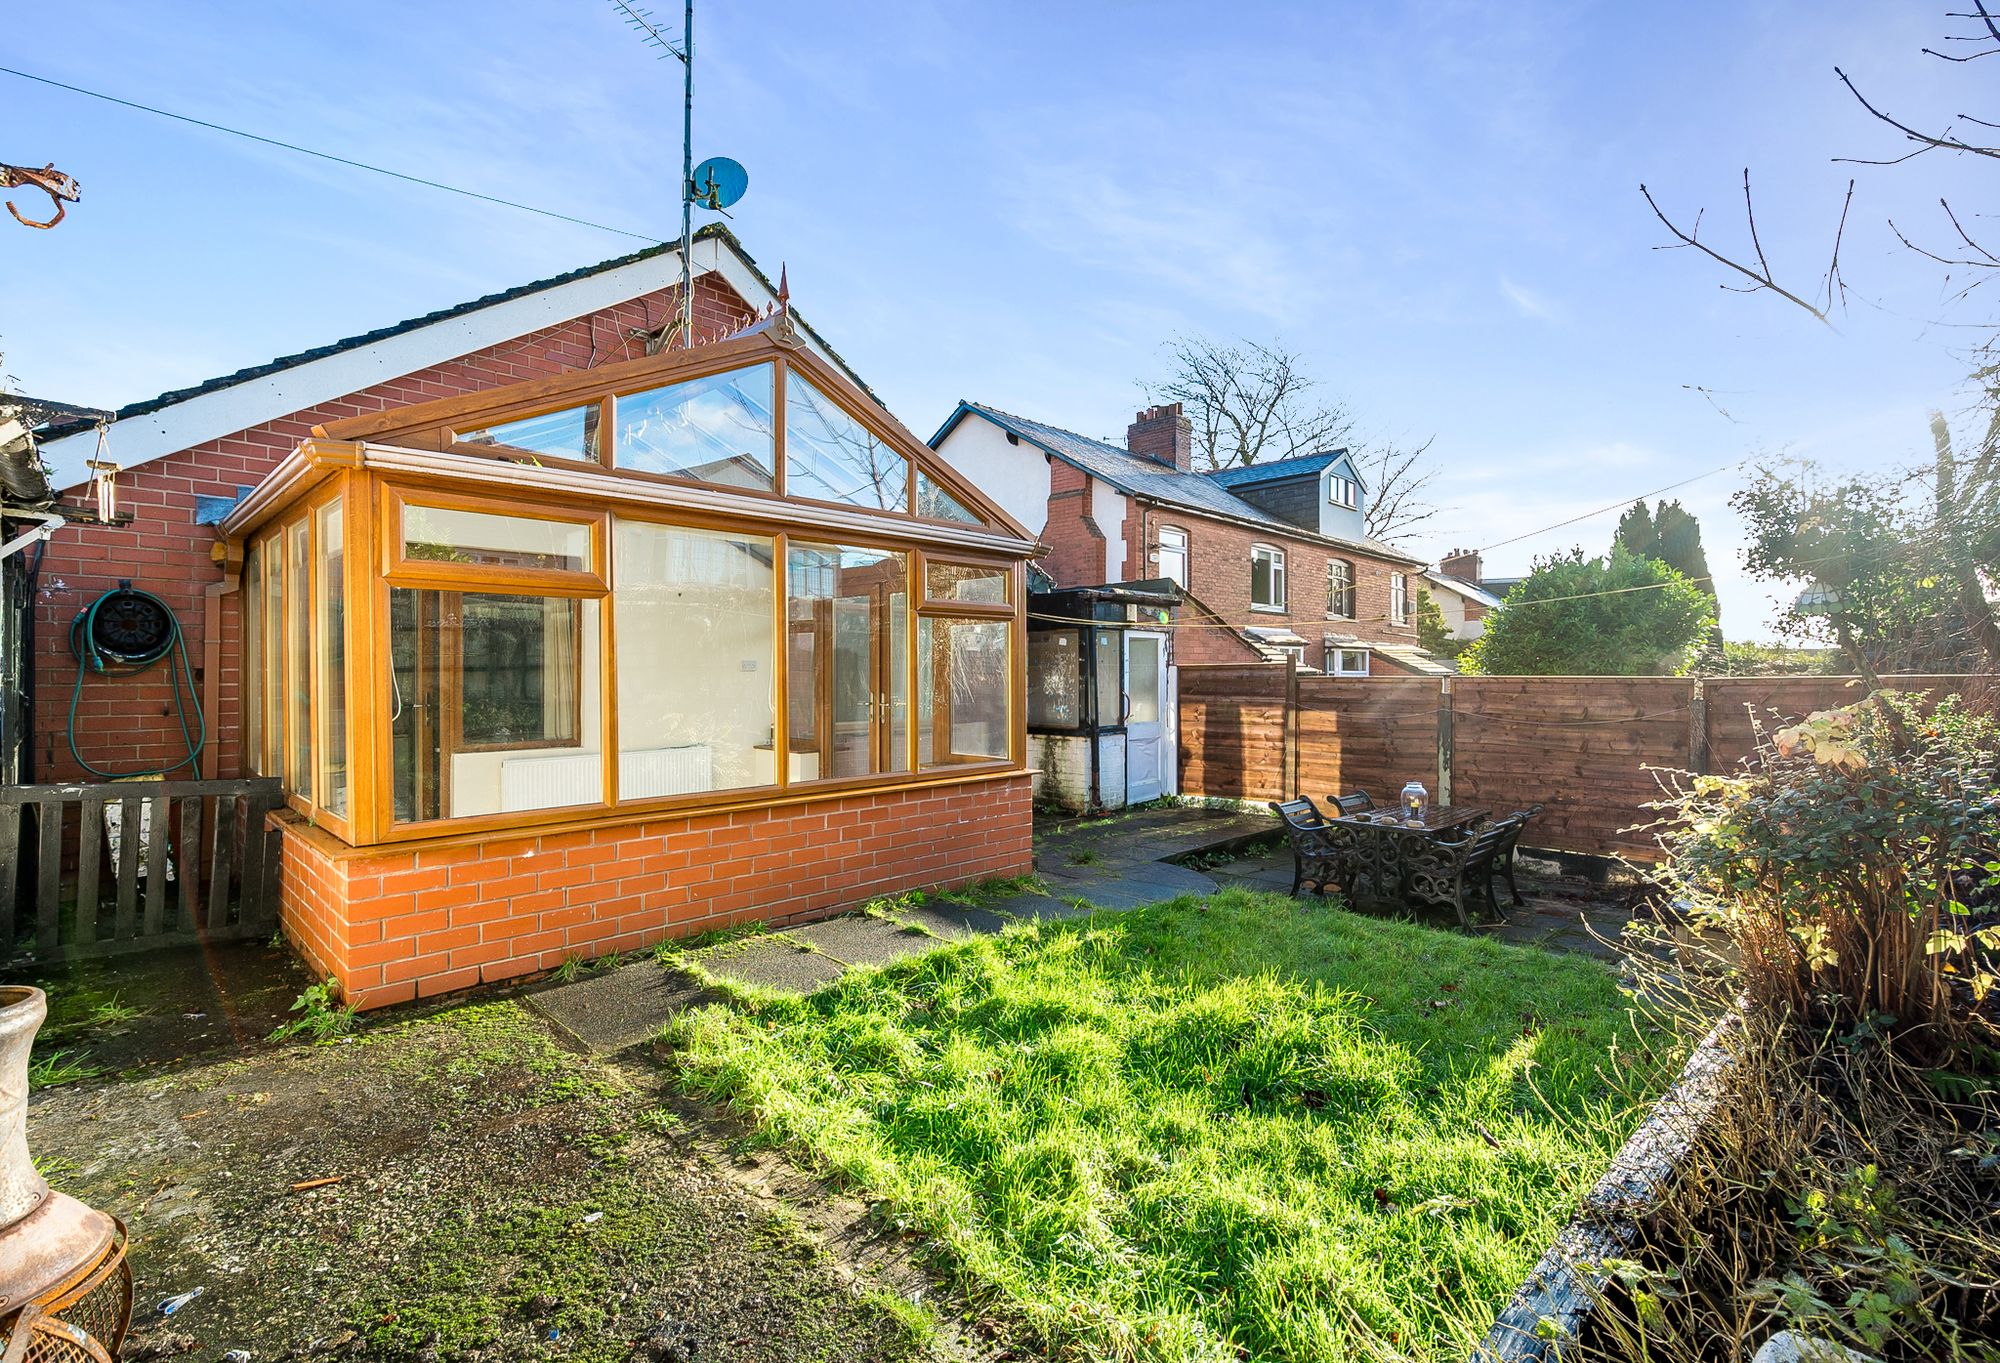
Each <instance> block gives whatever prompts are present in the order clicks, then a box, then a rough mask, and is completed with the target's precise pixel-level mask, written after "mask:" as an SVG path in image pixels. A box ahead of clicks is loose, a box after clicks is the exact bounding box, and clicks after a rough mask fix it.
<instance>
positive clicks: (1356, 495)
mask: <svg viewBox="0 0 2000 1363" xmlns="http://www.w3.org/2000/svg"><path fill="white" fill-rule="evenodd" d="M1326 487H1327V500H1328V501H1330V502H1332V503H1333V504H1334V505H1335V506H1344V507H1346V508H1347V509H1348V510H1349V511H1358V510H1360V508H1361V484H1359V483H1357V482H1355V481H1354V480H1353V479H1352V478H1343V477H1341V476H1340V475H1339V474H1337V473H1336V474H1334V475H1333V476H1332V477H1330V478H1328V479H1327V480H1326Z"/></svg>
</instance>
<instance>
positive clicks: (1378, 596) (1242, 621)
mask: <svg viewBox="0 0 2000 1363" xmlns="http://www.w3.org/2000/svg"><path fill="white" fill-rule="evenodd" d="M1126 507H1127V511H1126V516H1125V553H1126V558H1125V573H1124V575H1125V577H1126V578H1128V579H1143V578H1148V577H1154V576H1157V575H1158V572H1159V569H1158V567H1157V565H1155V564H1152V563H1150V562H1148V560H1147V557H1146V556H1147V554H1148V553H1150V552H1151V551H1152V549H1153V547H1154V545H1155V543H1156V542H1157V541H1158V539H1159V527H1160V526H1162V525H1171V526H1175V527H1177V528H1179V529H1182V530H1185V531H1187V532H1188V590H1189V591H1190V592H1192V593H1193V594H1194V595H1195V597H1197V598H1198V599H1199V600H1200V601H1201V603H1202V604H1203V605H1205V606H1207V607H1209V608H1210V609H1211V610H1213V611H1214V612H1215V613H1216V614H1217V615H1219V616H1220V617H1222V619H1223V620H1224V621H1226V622H1227V623H1228V624H1230V625H1233V626H1236V627H1239V628H1242V627H1248V626H1276V627H1288V628H1290V629H1292V630H1294V631H1296V632H1297V633H1298V634H1299V635H1301V636H1302V637H1304V638H1305V640H1306V641H1307V643H1308V644H1309V645H1310V647H1308V648H1307V649H1306V665H1307V666H1309V667H1324V666H1326V657H1325V652H1326V651H1325V649H1324V648H1323V647H1322V645H1321V640H1322V639H1323V638H1324V637H1325V636H1326V635H1328V634H1346V635H1352V636H1354V637H1356V638H1358V639H1362V640H1364V641H1367V642H1370V643H1395V644H1415V643H1416V642H1417V626H1416V600H1417V585H1418V582H1417V570H1416V569H1415V568H1412V567H1409V566H1406V565H1399V564H1394V563H1390V562H1387V561H1386V560H1382V559H1375V558H1369V557H1367V556H1365V555H1363V554H1359V553H1350V552H1346V551H1342V550H1337V549H1330V548H1328V547H1326V546H1325V545H1320V544H1313V543H1310V542H1307V541H1305V540H1297V539H1288V538H1286V537H1285V536H1283V535H1281V534H1267V533H1265V532H1263V531H1257V530H1249V529H1246V528H1244V527H1243V526H1239V525H1232V524H1230V523H1229V522H1228V521H1217V520H1209V519H1206V518H1204V517H1201V516H1197V515H1192V514H1189V513H1184V512H1182V511H1179V510H1171V511H1169V510H1163V509H1161V508H1159V507H1147V506H1141V505H1140V504H1139V503H1138V502H1136V501H1134V500H1132V499H1130V498H1127V499H1126ZM1253 544H1268V545H1271V546H1273V547H1274V548H1279V549H1283V550H1284V551H1285V605H1286V609H1285V611H1284V612H1283V613H1278V612H1272V611H1253V610H1251V609H1250V546H1251V545H1253ZM1335 558H1344V559H1347V560H1348V561H1350V562H1351V563H1353V564H1354V618H1353V619H1352V620H1349V619H1344V618H1343V619H1328V618H1327V612H1326V565H1327V563H1328V562H1329V561H1330V560H1332V559H1335ZM1395 572H1402V573H1406V574H1408V576H1409V582H1410V594H1409V595H1410V619H1409V622H1408V623H1406V624H1401V625H1396V624H1391V623H1390V621H1389V575H1390V574H1391V573H1395ZM1058 580H1061V579H1058ZM1176 656H1177V659H1178V661H1180V662H1184V663H1240V662H1243V661H1245V652H1244V645H1243V643H1242V641H1241V640H1239V639H1234V638H1231V637H1230V636H1229V635H1228V634H1227V633H1226V632H1225V631H1223V630H1220V629H1202V628H1193V629H1183V630H1181V631H1180V632H1179V634H1178V635H1177V636H1176Z"/></svg>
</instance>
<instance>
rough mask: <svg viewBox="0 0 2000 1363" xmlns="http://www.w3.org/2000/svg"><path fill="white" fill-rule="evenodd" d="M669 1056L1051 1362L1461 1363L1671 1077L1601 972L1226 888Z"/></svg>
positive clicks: (761, 1000)
mask: <svg viewBox="0 0 2000 1363" xmlns="http://www.w3.org/2000/svg"><path fill="white" fill-rule="evenodd" d="M669 1040H670V1041H671V1042H672V1043H673V1045H674V1046H675V1047H676V1048H677V1052H676V1058H677V1062H678V1064H679V1067H680V1073H681V1076H682V1078H683V1081H684V1082H685V1083H686V1085H687V1086H688V1087H690V1088H691V1089H693V1090H695V1091H697V1092H700V1093H703V1094H707V1095H710V1096H713V1097H719V1098H724V1099H728V1100H730V1101H733V1102H735V1103H737V1104H739V1105H740V1106H741V1107H742V1108H744V1109H745V1110H746V1111H748V1112H750V1113H751V1114H753V1115H754V1116H755V1117H756V1118H757V1119H758V1120H759V1122H760V1123H761V1127H762V1130H763V1131H764V1132H765V1133H766V1134H767V1135H768V1136H769V1138H771V1139H773V1140H775V1141H781V1142H785V1143H788V1144H789V1145H791V1146H792V1148H793V1150H794V1152H795V1153H796V1154H797V1155H799V1157H800V1158H802V1159H803V1160H805V1161H806V1162H808V1163H813V1164H817V1165H818V1166H820V1167H822V1168H826V1169H830V1170H833V1171H835V1172H837V1173H839V1174H840V1175H842V1176H844V1177H845V1178H846V1179H848V1180H849V1181H851V1182H852V1183H853V1184H854V1185H855V1186H856V1187H858V1188H860V1189H863V1190H865V1191H867V1192H868V1193H870V1194H872V1195H874V1196H876V1197H879V1198H881V1199H883V1200H884V1201H885V1202H886V1203H887V1204H888V1206H889V1207H890V1208H892V1209H893V1210H894V1211H895V1213H896V1214H898V1215H899V1216H900V1217H901V1218H903V1219H904V1221H905V1223H906V1224H909V1225H911V1226H913V1227H917V1228H920V1229H921V1230H923V1231H924V1232H926V1233H927V1234H929V1235H931V1236H934V1237H935V1238H936V1240H937V1241H938V1243H939V1246H940V1249H941V1250H942V1251H943V1254H944V1256H945V1259H946V1262H947V1263H948V1264H949V1265H950V1266H951V1267H952V1268H954V1269H955V1270H956V1272H957V1274H958V1275H959V1277H960V1279H961V1281H963V1282H964V1283H965V1284H966V1285H967V1286H968V1287H969V1288H970V1289H971V1290H972V1292H973V1293H974V1295H975V1296H976V1297H982V1298H988V1299H991V1298H997V1299H998V1300H999V1301H1000V1302H1002V1303H1003V1304H1004V1305H1005V1307H1006V1308H1007V1309H1008V1311H1009V1312H1010V1313H1011V1314H1012V1315H1014V1316H1015V1317H1016V1318H1018V1319H1021V1320H1023V1321H1025V1322H1026V1323H1027V1325H1028V1327H1029V1328H1030V1329H1031V1330H1032V1331H1034V1332H1035V1333H1036V1334H1037V1335H1039V1336H1040V1337H1041V1339H1042V1340H1043V1341H1044V1342H1045V1343H1047V1344H1048V1345H1050V1346H1051V1347H1054V1348H1057V1349H1059V1350H1062V1351H1064V1352H1066V1353H1068V1354H1070V1355H1072V1356H1078V1357H1086V1358H1114V1359H1126V1358H1132V1359H1163V1360H1165V1359H1171V1360H1195V1359H1200V1360H1210V1359H1214V1360H1225V1359H1227V1360H1235V1359H1240V1358H1274V1359H1294V1360H1307V1359H1311V1360H1335V1359H1391V1358H1413V1359H1444V1358H1454V1357H1457V1356H1460V1355H1462V1353H1463V1351H1464V1349H1465V1348H1466V1347H1467V1346H1468V1344H1469V1343H1470V1342H1471V1341H1472V1340H1474V1339H1475V1338H1477V1337H1478V1336H1479V1335H1480V1334H1482V1333H1483V1332H1484V1331H1485V1329H1486V1327H1487V1326H1488V1325H1489V1324H1490V1323H1491V1320H1492V1317H1493V1313H1494V1311H1495V1310H1496V1309H1497V1308H1498V1306H1499V1305H1500V1304H1501V1303H1502V1302H1504V1301H1505V1299H1506V1297H1507V1295H1508V1294H1509V1293H1510V1292H1511V1291H1512V1290H1513V1288H1514V1286H1515V1285H1516V1284H1517V1283H1518V1282H1519V1280H1520V1279H1521V1278H1522V1276H1523V1275H1524V1274H1525V1273H1526V1272H1527V1270H1528V1268H1529V1267H1530V1266H1531V1265H1532V1264H1533V1263H1534V1261H1535V1259H1536V1258H1537V1257H1538V1256H1539V1255H1540V1253H1541V1251H1542V1249H1543V1247H1544V1246H1545V1245H1546V1243H1547V1242H1548V1240H1549V1239H1550V1238H1551V1237H1552V1236H1553V1235H1554V1233H1555V1231H1556V1230H1557V1228H1558V1227H1559V1226H1560V1225H1561V1223H1562V1221H1563V1220H1564V1219H1565V1218H1566V1217H1567V1216H1568V1214H1569V1212H1570V1211H1571V1210H1572V1208H1573V1206H1574V1203H1575V1200H1576V1198H1577V1196H1578V1195H1579V1194H1580V1193H1581V1192H1582V1190H1583V1189H1585V1188H1587V1187H1588V1186H1589V1184H1590V1183H1591V1182H1592V1181H1593V1180H1594V1179H1595V1178H1596V1176H1597V1175H1598V1173H1599V1172H1601V1171H1602V1169H1603V1167H1604V1165H1605V1164H1606V1163H1607V1161H1608V1160H1609V1158H1610V1156H1611V1154H1612V1153H1613V1152H1614V1151H1615V1150H1616V1149H1617V1147H1618V1145H1619V1144H1620V1143H1621V1142H1622V1141H1623V1140H1624V1138H1625V1137H1626V1135H1627V1134H1628V1133H1629V1131H1630V1130H1631V1128H1632V1126H1633V1125H1635V1124H1636V1122H1637V1120H1638V1104H1640V1103H1642V1102H1643V1101H1644V1100H1645V1099H1647V1098H1650V1097H1651V1096H1652V1095H1653V1094H1654V1093H1655V1092H1657V1090H1658V1088H1659V1087H1663V1086H1664V1082H1663V1081H1664V1079H1665V1078H1666V1077H1670V1075H1671V1069H1672V1064H1673V1062H1674V1061H1675V1060H1676V1059H1677V1057H1675V1056H1673V1055H1671V1054H1668V1053H1667V1052H1669V1051H1670V1050H1671V1047H1670V1046H1668V1045H1666V1044H1665V1039H1664V1038H1660V1037H1655V1036H1653V1035H1652V1034H1650V1033H1647V1032H1645V1031H1644V1030H1642V1029H1639V1028H1635V1026H1634V1024H1633V1022H1632V1021H1631V1019H1630V1018H1629V1017H1628V1015H1627V1010H1626V1000H1625V999H1624V998H1623V997H1621V995H1620V994H1619V992H1618V990H1617V988H1616V986H1615V983H1614V981H1613V979H1612V976H1611V975H1610V973H1609V972H1608V971H1607V970H1606V969H1605V968H1604V967H1602V966H1601V965H1599V964H1597V963H1596V962H1593V961H1589V960H1585V959H1582V958H1574V957H1558V956H1555V955H1552V954H1548V953H1543V952H1539V951H1534V950H1530V949H1524V948H1517V947H1508V946H1504V945H1501V944H1498V943H1495V942H1491V941H1485V940H1479V939H1472V938H1467V937H1464V936H1461V935H1458V934H1455V933H1447V932H1438V931H1433V930H1430V929H1426V928H1421V927H1414V926H1410V925H1407V924H1399V923H1390V922H1383V921H1380V920H1376V919H1371V918H1365V917H1361V916H1358V915H1355V914H1350V913H1346V912H1343V911H1341V910H1337V909H1330V908H1326V907H1323V906H1318V905H1302V904H1299V903H1296V902H1294V901H1293V900H1291V899H1288V898H1285V897H1283V896H1277V895H1263V894H1251V893H1246V892H1243V891H1234V890H1232V891H1225V892H1223V893H1220V894H1217V895H1215V896H1212V897H1210V898H1207V899H1193V898H1188V899H1180V900H1175V901H1173V902H1171V903H1167V904H1160V905H1155V906H1152V907H1150V908H1145V909H1138V910H1134V911H1131V912H1128V913H1122V914H1113V913H1105V914H1100V915H1098V916H1096V917H1095V918H1092V919H1088V920H1081V921H1077V922H1072V923H1064V924H1046V925H1042V926H1039V927H1032V926H1027V927H1019V928H1014V929H1010V930H1009V931H1008V932H1007V933H1005V934H1004V935H1002V936H1001V937H998V938H988V939H980V940H975V941H970V942H966V943H962V944H960V945H957V946H953V947H949V948H946V949H943V950H940V951H937V952H934V953H932V954H930V955H928V956H924V957H919V958H916V959H915V960H912V961H909V962H906V963H904V964H902V965H898V966H894V967H890V968H888V969H884V970H880V971H863V972H857V973H853V974H850V975H849V976H848V977H847V978H845V979H844V980H842V981H841V982H839V983H838V984H836V985H834V986H832V987H830V988H828V989H826V990H824V991H822V992H821V993H819V994H816V995H813V996H811V997H808V998H790V997H782V998H773V997H769V996H759V997H756V998H747V997H746V998H742V999H740V1000H739V1002H738V1006H737V1007H736V1008H728V1007H713V1008H708V1009H704V1010H702V1011H700V1012H697V1013H693V1014H690V1015H688V1016H686V1017H685V1018H683V1019H682V1020H681V1021H680V1022H678V1023H677V1024H675V1026H674V1027H673V1029H672V1030H671V1031H670V1033H669ZM1489 1137H1490V1138H1491V1139H1489ZM1496 1143H1497V1144H1496Z"/></svg>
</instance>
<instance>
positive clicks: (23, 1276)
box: [0, 985, 120, 1320]
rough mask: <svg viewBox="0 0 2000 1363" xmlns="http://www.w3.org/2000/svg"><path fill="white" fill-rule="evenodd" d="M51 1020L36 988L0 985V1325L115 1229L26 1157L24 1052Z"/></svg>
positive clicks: (58, 1285)
mask: <svg viewBox="0 0 2000 1363" xmlns="http://www.w3.org/2000/svg"><path fill="white" fill-rule="evenodd" d="M48 1015H49V1005H48V998H47V996H45V995H44V994H43V993H42V991H41V990H39V989H30V988H27V987H25V986H21V985H0V1320H4V1318H5V1317H7V1316H8V1315H10V1314H12V1313H13V1312H15V1311H18V1310H20V1309H21V1308H22V1307H23V1306H25V1305H27V1304H28V1303H29V1302H31V1301H35V1300H37V1299H38V1298H41V1297H45V1296H48V1295H50V1294H52V1293H55V1292H58V1291H59V1290H60V1289H62V1288H63V1287H64V1286H65V1285H66V1284H69V1283H71V1282H73V1281H75V1280H76V1278H77V1277H78V1275H79V1274H80V1273H84V1272H87V1271H88V1270H89V1269H90V1268H91V1266H92V1265H94V1264H96V1263H98V1262H99V1261H101V1260H102V1259H103V1258H104V1257H105V1255H106V1253H107V1251H109V1249H110V1248H111V1246H112V1243H113V1241H114V1240H117V1239H119V1238H120V1232H119V1229H118V1223H117V1222H115V1221H113V1220H112V1219H111V1218H110V1217H108V1216H106V1215H105V1214H104V1213H103V1212H99V1211H92V1210H91V1209H90V1208H89V1207H86V1206H84V1205H83V1203H81V1202H78V1201H77V1200H76V1199H75V1198H73V1197H70V1196H68V1195H67V1194H65V1193H58V1192H55V1191H53V1190H52V1189H50V1187H49V1185H48V1181H47V1180H46V1179H44V1178H43V1177H42V1176H41V1175H40V1174H38V1173H36V1172H35V1161H34V1159H33V1158H32V1157H31V1156H30V1155H29V1154H28V1052H29V1051H30V1050H32V1049H33V1048H34V1044H35V1033H36V1032H38V1031H40V1030H41V1026H42V1020H43V1019H44V1018H46V1017H47V1016H48Z"/></svg>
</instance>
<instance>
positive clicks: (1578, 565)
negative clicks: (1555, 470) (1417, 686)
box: [1458, 548, 1715, 677]
mask: <svg viewBox="0 0 2000 1363" xmlns="http://www.w3.org/2000/svg"><path fill="white" fill-rule="evenodd" d="M1714 626H1715V607H1714V603H1713V602H1711V601H1710V600H1709V599H1708V597H1707V595H1706V594H1704V593H1703V591H1702V589H1701V588H1700V587H1699V586H1697V585H1696V584H1695V583H1693V582H1691V581H1689V580H1688V579H1687V578H1685V577H1683V576H1682V575H1681V574H1679V573H1677V572H1675V571H1674V570H1673V569H1672V568H1669V567H1668V566H1667V565H1666V564H1664V563H1661V562H1660V561H1659V560H1657V559H1650V558H1635V557H1634V556H1633V555H1631V554H1630V553H1628V552H1626V551H1625V550H1624V549H1623V548H1618V549H1614V550H1613V551H1612V553H1611V555H1610V557H1608V558H1587V557H1585V556H1584V552H1583V551H1582V550H1581V549H1575V550H1572V551H1571V552H1569V553H1567V554H1554V555H1551V556H1549V557H1548V558H1544V559H1537V560H1536V561H1535V568H1534V571H1533V572H1531V573H1529V574H1528V576H1527V577H1525V578H1523V579H1522V580H1521V582H1520V583H1519V584H1518V585H1516V586H1515V588H1514V589H1513V590H1512V591H1510V592H1508V593H1507V601H1506V609H1505V610H1499V611H1495V612H1493V613H1492V614H1491V615H1488V616H1487V617H1486V629H1485V631H1484V632H1483V633H1481V634H1480V636H1479V637H1478V638H1477V639H1475V640H1473V641H1472V643H1471V644H1470V645H1469V646H1468V647H1467V648H1466V649H1465V651H1464V652H1463V653H1461V654H1460V655H1459V659H1458V665H1459V670H1460V671H1462V672H1470V673H1484V674H1487V675H1490V676H1530V675H1534V676H1573V677H1645V676H1661V675H1665V674H1669V673H1671V674H1675V675H1679V674H1682V673H1685V672H1687V671H1688V669H1689V668H1690V667H1691V666H1692V665H1693V663H1694V660H1695V658H1696V655H1697V651H1698V649H1699V647H1700V645H1701V644H1702V642H1703V640H1705V639H1706V638H1707V637H1708V633H1709V631H1710V630H1711V629H1713V628H1714Z"/></svg>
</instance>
